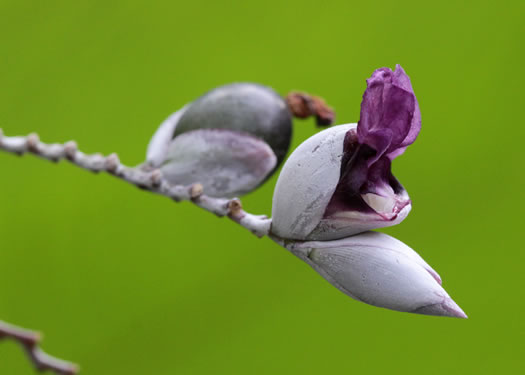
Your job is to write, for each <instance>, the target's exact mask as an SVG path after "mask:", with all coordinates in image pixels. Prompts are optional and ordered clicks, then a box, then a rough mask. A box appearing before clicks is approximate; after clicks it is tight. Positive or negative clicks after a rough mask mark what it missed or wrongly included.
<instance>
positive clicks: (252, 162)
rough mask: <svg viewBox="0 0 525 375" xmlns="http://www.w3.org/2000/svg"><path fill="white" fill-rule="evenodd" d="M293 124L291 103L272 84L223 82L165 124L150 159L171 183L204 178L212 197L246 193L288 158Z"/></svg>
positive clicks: (153, 142)
mask: <svg viewBox="0 0 525 375" xmlns="http://www.w3.org/2000/svg"><path fill="white" fill-rule="evenodd" d="M291 126H292V119H291V114H290V111H289V109H288V107H287V105H286V102H285V101H284V100H283V99H282V98H281V97H280V96H279V95H278V94H277V93H275V92H274V91H273V90H272V89H271V88H269V87H265V86H261V85H257V84H253V83H235V84H230V85H225V86H221V87H218V88H216V89H214V90H211V91H210V92H208V93H207V94H205V95H203V96H202V97H200V98H199V99H197V100H195V101H194V102H192V103H189V104H188V105H186V106H185V107H184V108H182V109H181V110H179V111H178V112H175V113H174V114H172V115H171V116H169V117H168V118H167V119H166V120H165V121H164V122H163V123H162V124H161V125H160V127H159V128H158V130H157V132H156V133H155V134H154V135H153V138H152V139H151V141H150V143H149V145H148V151H147V163H148V164H149V165H150V166H152V167H155V168H160V169H161V171H162V173H163V176H164V177H165V178H166V179H167V180H168V181H169V182H171V183H174V184H181V185H189V184H192V183H196V182H199V183H201V184H202V185H203V187H204V193H205V194H207V195H210V196H216V197H233V196H236V195H242V194H245V193H248V192H250V191H252V190H253V189H255V188H256V187H257V186H259V185H260V184H261V183H263V182H264V181H265V180H266V179H267V178H268V177H269V176H270V175H271V174H272V173H273V171H274V170H275V169H276V168H277V166H278V165H279V163H280V162H281V161H282V160H283V159H284V157H285V155H286V153H287V152H288V147H289V145H290V139H291V134H292V127H291Z"/></svg>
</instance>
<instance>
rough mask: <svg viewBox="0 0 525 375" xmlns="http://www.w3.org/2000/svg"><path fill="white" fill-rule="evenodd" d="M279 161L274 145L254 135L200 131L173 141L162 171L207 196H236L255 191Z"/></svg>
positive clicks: (187, 133)
mask: <svg viewBox="0 0 525 375" xmlns="http://www.w3.org/2000/svg"><path fill="white" fill-rule="evenodd" d="M276 162H277V158H276V156H275V154H274V153H273V151H272V149H271V148H270V146H268V145H267V144H266V143H265V142H264V141H262V140H260V139H259V138H256V137H254V136H252V135H250V134H247V133H242V132H238V131H232V130H225V129H199V130H193V131H188V132H185V133H182V134H180V135H178V136H177V137H175V138H174V139H173V140H172V142H171V143H170V144H169V147H168V151H167V155H166V159H165V160H164V162H163V164H162V166H161V168H160V169H161V171H162V173H163V175H164V176H165V178H166V179H167V180H168V181H169V182H171V183H173V184H180V185H190V184H192V183H196V182H198V183H201V184H202V185H203V188H204V193H205V194H207V195H210V196H213V197H234V196H236V195H241V194H245V193H247V192H250V191H251V190H253V189H255V188H256V187H257V186H258V185H259V184H260V183H261V182H262V181H263V180H264V179H265V178H266V177H267V175H268V174H269V173H270V172H271V171H272V170H273V168H274V167H275V164H276Z"/></svg>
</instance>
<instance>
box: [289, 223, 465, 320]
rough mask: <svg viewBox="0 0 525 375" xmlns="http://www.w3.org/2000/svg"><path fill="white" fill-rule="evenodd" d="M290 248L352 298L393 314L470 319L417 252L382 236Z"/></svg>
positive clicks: (298, 244) (364, 235)
mask: <svg viewBox="0 0 525 375" xmlns="http://www.w3.org/2000/svg"><path fill="white" fill-rule="evenodd" d="M287 248H288V249H289V250H290V251H291V252H292V253H294V254H295V255H297V256H298V257H299V258H301V259H302V260H304V261H305V262H306V263H308V264H309V265H310V266H312V267H313V268H314V269H315V270H316V271H317V272H318V273H319V274H321V276H323V277H324V278H325V279H326V280H328V282H330V283H331V284H332V285H334V286H335V287H336V288H338V289H339V290H340V291H342V292H343V293H345V294H347V295H349V296H350V297H352V298H354V299H356V300H358V301H361V302H365V303H367V304H370V305H373V306H378V307H384V308H387V309H391V310H397V311H404V312H411V313H417V314H425V315H439V316H451V317H457V318H466V317H467V315H465V313H464V312H463V310H461V308H460V307H459V306H458V305H457V304H456V303H455V302H454V301H453V300H452V299H451V298H450V296H449V295H448V294H447V292H446V291H445V290H444V289H443V288H442V287H441V278H440V277H439V275H438V274H437V272H436V271H434V270H433V269H432V268H431V267H430V266H429V265H428V264H427V263H426V262H425V261H424V260H423V259H422V258H421V257H420V256H419V255H418V254H417V253H416V252H415V251H414V250H412V249H411V248H410V247H408V246H407V245H405V244H404V243H402V242H401V241H398V240H396V239H395V238H393V237H390V236H388V235H386V234H383V233H379V232H365V233H361V234H358V235H355V236H351V237H348V238H344V239H341V240H333V241H307V242H288V244H287Z"/></svg>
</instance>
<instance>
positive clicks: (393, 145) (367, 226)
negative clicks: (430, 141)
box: [272, 65, 421, 240]
mask: <svg viewBox="0 0 525 375" xmlns="http://www.w3.org/2000/svg"><path fill="white" fill-rule="evenodd" d="M420 128H421V116H420V113H419V107H418V104H417V100H416V97H415V95H414V92H413V90H412V87H411V85H410V80H409V78H408V76H407V75H406V74H405V72H404V71H403V69H402V68H401V67H400V66H399V65H398V66H397V67H396V70H395V71H394V72H392V71H391V70H390V69H388V68H382V69H378V70H376V71H375V72H374V74H373V75H372V77H371V78H370V79H368V80H367V89H366V91H365V93H364V95H363V101H362V103H361V119H360V120H359V123H358V124H357V125H356V124H349V125H340V126H336V127H332V128H330V129H327V130H324V131H323V132H320V133H318V134H316V135H314V136H313V137H311V138H309V139H308V140H306V141H305V142H304V143H303V144H301V145H300V146H299V147H298V148H297V149H296V150H295V151H294V152H293V153H292V155H291V156H290V157H289V159H288V160H287V162H286V163H285V165H284V167H283V170H282V172H281V174H280V176H279V180H278V181H277V185H276V187H275V192H274V198H273V209H272V211H273V225H272V231H273V233H274V234H275V235H277V236H279V237H282V238H289V239H299V240H305V239H306V240H330V239H337V238H344V237H346V236H350V235H353V234H356V233H360V232H363V231H366V230H371V229H376V228H381V227H386V226H391V225H395V224H398V223H400V222H401V221H403V220H404V219H405V217H406V216H407V215H408V213H409V212H410V209H411V201H410V199H409V197H408V194H407V192H406V190H405V189H404V188H403V186H402V185H401V184H400V183H399V181H397V179H396V178H395V177H394V176H393V174H392V172H391V170H390V167H391V162H392V160H393V159H394V158H395V157H396V156H398V155H400V154H402V153H403V152H404V150H405V149H406V147H407V146H408V145H409V144H411V143H412V142H414V141H415V139H416V137H417V135H418V133H419V130H420Z"/></svg>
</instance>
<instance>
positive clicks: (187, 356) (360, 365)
mask: <svg viewBox="0 0 525 375" xmlns="http://www.w3.org/2000/svg"><path fill="white" fill-rule="evenodd" d="M524 12H525V2H524V1H499V2H483V1H445V2H423V1H411V2H407V1H405V2H403V1H369V2H366V1H360V2H349V1H340V2H330V1H323V2H311V1H304V0H302V1H286V2H285V1H265V2H264V3H263V2H245V1H221V2H211V1H210V2H201V1H193V2H168V1H165V2H152V1H149V2H140V1H109V2H108V1H89V2H85V1H20V0H17V1H14V0H11V1H6V0H1V1H0V51H1V52H0V84H1V90H0V103H1V104H0V127H1V128H3V129H4V131H5V133H6V134H9V135H16V134H27V133H29V132H32V131H37V132H38V133H39V134H40V136H41V138H42V139H43V140H45V141H50V142H53V141H61V142H63V141H67V140H69V139H75V140H77V141H78V143H79V145H80V146H81V148H82V149H83V151H86V152H95V151H100V152H103V153H110V152H113V151H117V152H118V153H119V155H120V157H121V160H122V161H123V162H125V163H127V164H131V165H132V164H137V163H139V162H141V161H142V160H143V158H144V155H145V148H146V145H147V143H148V141H149V137H150V136H151V135H152V133H153V132H154V130H155V129H156V127H157V125H158V124H159V123H160V122H161V121H162V120H163V119H164V118H165V117H166V116H167V115H168V114H170V113H171V112H173V111H175V110H176V109H178V108H179V107H181V106H182V105H184V104H185V103H186V102H188V101H190V100H193V99H194V98H196V97H198V96H199V95H201V94H202V93H204V92H206V91H207V90H209V89H211V88H213V87H216V86H218V85H221V84H224V83H229V82H233V81H255V82H260V83H263V84H266V85H270V86H272V87H274V88H275V89H276V90H277V91H279V92H280V93H282V94H285V93H286V92H288V91H290V90H292V89H301V90H306V91H309V92H312V93H317V94H320V95H322V96H324V97H325V99H326V100H327V101H328V102H329V103H330V104H331V105H333V106H334V107H335V108H336V109H337V113H338V121H337V122H338V123H347V122H356V121H357V120H358V116H359V105H360V102H361V96H362V93H363V90H364V88H365V79H366V78H368V77H369V76H370V75H371V73H372V72H373V70H374V69H376V68H379V67H382V66H389V67H392V68H393V67H394V66H395V64H396V63H400V64H401V65H402V66H403V67H404V68H405V70H406V71H407V73H408V74H409V75H410V77H411V78H412V83H413V86H414V89H415V92H416V94H417V97H418V100H419V103H420V107H421V111H422V115H423V129H422V133H421V135H420V137H419V139H418V141H417V142H416V143H415V144H414V146H412V147H410V148H409V150H408V151H407V152H406V153H405V154H404V155H403V156H402V157H400V158H399V159H397V160H396V162H395V163H394V172H395V174H396V176H397V177H398V178H399V179H400V181H402V183H403V184H404V185H405V187H406V188H407V189H408V191H409V193H410V195H411V197H412V199H413V202H414V205H413V211H412V213H411V214H410V216H409V217H408V218H407V220H406V221H405V222H404V223H403V224H402V225H400V226H397V227H393V228H389V229H387V230H385V232H387V233H390V234H392V235H394V236H396V237H397V238H399V239H400V240H402V241H404V242H405V243H407V244H408V245H410V246H411V247H413V248H414V249H415V250H416V251H418V252H419V253H420V254H421V255H422V256H423V257H424V258H425V259H426V260H427V261H428V262H429V263H430V264H431V265H432V266H433V267H434V268H435V269H437V270H438V272H440V274H441V276H442V277H443V280H444V287H445V288H446V289H447V291H448V292H449V293H450V295H451V296H452V297H453V298H454V299H455V300H456V301H457V302H458V303H459V305H460V306H461V307H462V308H463V309H464V310H465V312H466V313H467V314H468V315H469V317H470V319H468V320H459V319H448V318H436V317H428V316H418V315H412V314H404V313H398V312H392V311H387V310H384V309H379V308H374V307H371V306H368V305H365V304H361V303H358V302H355V301H353V300H351V299H350V298H348V297H346V296H345V295H343V294H342V293H340V292H339V291H338V290H336V289H335V288H334V287H332V286H331V285H329V284H328V283H327V282H326V281H324V280H323V279H322V278H321V277H320V276H319V275H317V274H316V273H315V272H314V271H312V270H311V269H310V268H309V267H308V266H307V265H305V264H303V263H301V262H300V261H299V260H298V259H296V258H294V257H293V256H292V255H290V254H289V253H287V252H286V251H284V250H283V249H281V248H279V247H278V246H277V245H275V244H274V243H272V242H271V241H270V240H269V239H267V238H265V239H260V240H259V239H257V238H255V237H254V236H252V235H251V234H250V233H248V231H246V230H244V229H243V228H241V227H239V226H237V225H233V224H232V223H231V222H229V221H228V220H227V219H218V218H216V217H214V216H213V215H211V214H209V213H207V212H205V211H202V210H199V209H198V208H196V207H194V206H192V205H191V204H189V203H181V204H174V203H172V202H170V201H169V200H168V199H166V198H164V197H160V196H155V195H152V194H148V193H145V192H142V191H140V190H138V189H136V188H133V187H132V186H129V185H127V184H125V183H123V182H121V181H118V180H116V179H114V178H112V177H110V176H108V175H92V174H90V173H88V172H86V171H83V170H80V169H79V168H76V167H74V166H72V165H69V164H68V163H60V164H59V165H53V164H51V163H49V162H47V161H43V160H40V159H38V158H36V157H34V156H26V157H23V158H17V157H15V156H13V155H8V154H5V153H1V152H0V168H1V171H2V173H1V177H0V178H1V183H0V207H1V208H0V257H1V258H0V259H1V264H2V271H1V272H0V319H3V320H6V321H9V322H12V323H16V324H20V325H23V326H26V327H30V328H34V329H38V330H41V331H43V332H44V333H45V334H46V338H45V341H44V345H43V346H44V348H45V350H46V351H48V352H50V353H53V354H55V355H58V356H60V357H63V358H67V359H70V360H72V361H75V362H78V363H80V364H81V366H82V374H86V375H90V374H93V375H94V374H97V375H104V374H148V373H152V374H328V373H341V374H377V373H384V372H388V373H394V374H398V373H404V374H420V373H422V372H424V373H426V374H444V373H446V374H481V373H483V374H494V373H518V372H519V371H520V370H521V371H523V370H524V369H525V362H524V361H525V360H524V357H523V355H524V352H525V345H524V340H525V324H524V322H523V317H522V315H523V311H524V308H525V301H524V293H523V287H524V276H523V262H524V251H523V250H524V246H523V240H522V232H523V229H522V228H521V227H522V224H523V216H522V215H523V212H524V209H525V206H524V202H523V201H524V195H525V194H524V186H525V181H524V173H523V170H524V167H523V162H524V161H525V158H524V156H523V139H524V138H523V137H524V135H525V134H524V123H523V117H524V115H525V103H524V96H523V87H524V85H525V79H524V76H523V73H522V72H521V71H520V69H522V67H523V64H524V47H523V45H524V42H525V38H524V36H525V27H524V23H525V22H524V16H523V15H524ZM314 132H316V129H315V126H314V123H313V121H295V134H294V140H293V143H294V146H297V145H298V144H299V143H300V142H302V141H303V140H305V139H306V138H307V137H309V136H310V135H312V134H314ZM275 181H276V176H274V178H272V179H271V180H270V181H268V182H267V183H266V184H265V185H264V187H262V188H261V189H260V190H259V191H257V192H255V193H252V194H251V195H249V196H247V197H245V198H244V205H245V207H246V209H247V210H249V211H250V212H253V213H265V214H270V211H271V197H272V190H273V186H274V184H275ZM0 373H1V374H9V375H10V374H17V375H18V374H20V375H24V374H33V370H32V368H31V367H30V365H29V363H28V361H27V360H26V358H25V357H24V355H23V353H22V351H21V350H19V348H18V347H17V346H16V345H15V344H14V343H11V342H5V343H3V342H2V343H0Z"/></svg>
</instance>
